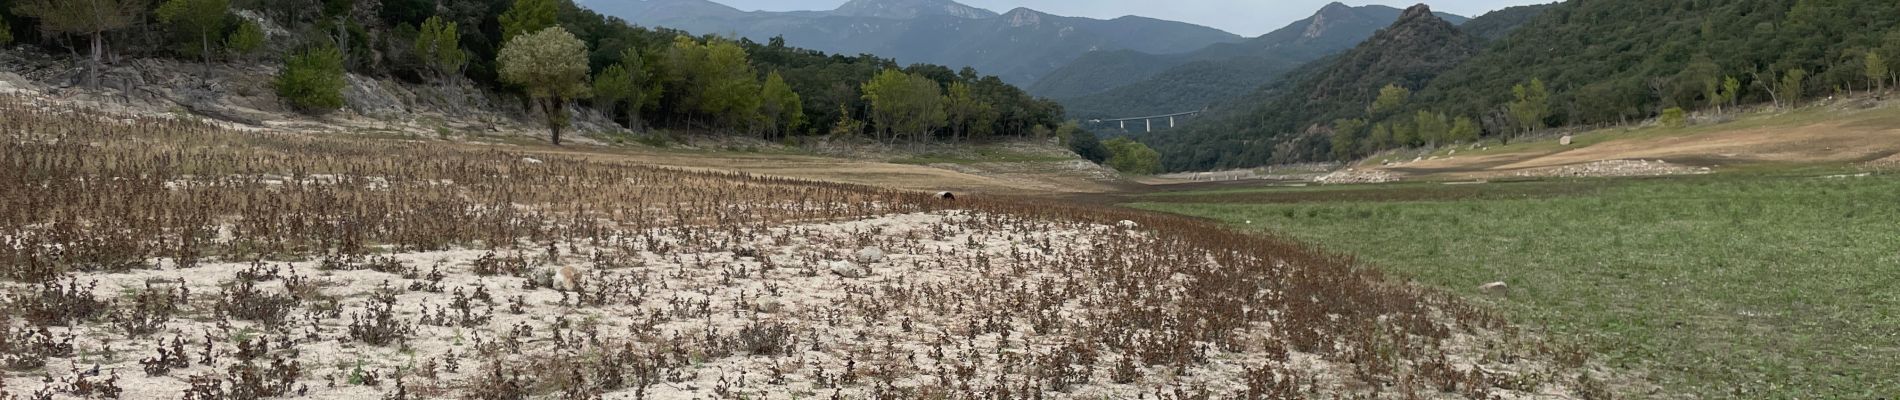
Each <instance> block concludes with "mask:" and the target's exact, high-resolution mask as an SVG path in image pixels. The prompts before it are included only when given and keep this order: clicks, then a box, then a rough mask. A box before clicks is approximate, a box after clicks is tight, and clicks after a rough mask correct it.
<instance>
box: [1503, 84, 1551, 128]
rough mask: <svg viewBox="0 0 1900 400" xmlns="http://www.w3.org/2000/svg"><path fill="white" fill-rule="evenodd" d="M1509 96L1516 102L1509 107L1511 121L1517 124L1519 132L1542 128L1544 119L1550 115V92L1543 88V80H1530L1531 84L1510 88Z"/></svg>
mask: <svg viewBox="0 0 1900 400" xmlns="http://www.w3.org/2000/svg"><path fill="white" fill-rule="evenodd" d="M1511 94H1512V95H1514V96H1515V97H1517V101H1515V102H1512V103H1511V105H1510V107H1509V108H1510V114H1511V120H1512V121H1514V122H1516V123H1517V128H1518V130H1519V131H1520V132H1524V133H1529V132H1533V131H1536V130H1538V129H1543V128H1544V126H1545V125H1544V117H1546V116H1549V115H1550V92H1549V91H1547V90H1545V88H1544V80H1542V79H1531V84H1530V85H1529V86H1526V85H1522V84H1520V85H1516V86H1512V87H1511Z"/></svg>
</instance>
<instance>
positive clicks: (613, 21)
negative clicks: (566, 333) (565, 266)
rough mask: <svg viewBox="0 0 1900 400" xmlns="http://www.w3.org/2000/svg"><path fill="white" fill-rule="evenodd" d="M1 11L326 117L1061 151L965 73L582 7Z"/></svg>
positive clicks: (1, 24)
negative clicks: (247, 85) (388, 83)
mask: <svg viewBox="0 0 1900 400" xmlns="http://www.w3.org/2000/svg"><path fill="white" fill-rule="evenodd" d="M0 4H4V6H0V32H5V35H0V44H19V43H26V44H35V45H38V46H41V48H43V49H45V51H46V52H47V53H50V54H61V53H72V54H77V55H79V57H81V63H82V64H84V65H87V66H88V70H89V71H94V70H95V69H94V68H96V67H97V66H98V65H100V64H102V63H105V62H109V61H111V60H114V59H120V58H125V57H177V58H180V59H187V60H194V61H202V62H205V63H213V62H281V63H283V65H284V66H285V68H284V69H283V72H282V73H281V75H280V76H279V77H278V78H277V82H276V87H277V88H278V91H279V95H280V96H282V97H284V98H285V101H286V102H288V103H290V104H291V105H293V106H295V108H296V109H299V110H304V111H307V112H311V113H323V112H328V111H330V110H335V109H337V108H339V107H341V106H342V99H341V95H340V94H339V93H338V92H339V91H340V90H341V89H342V85H343V84H344V80H343V79H342V74H343V73H344V72H346V71H347V72H350V73H356V74H361V75H366V76H372V77H386V78H392V79H398V80H402V81H407V82H411V83H415V84H439V83H444V82H464V83H473V84H475V85H477V86H478V87H481V88H484V89H486V90H492V91H500V92H512V93H521V94H524V95H527V96H529V97H532V98H534V99H537V100H541V101H538V102H537V104H539V105H540V109H541V110H543V111H544V112H542V114H544V115H545V116H548V117H550V118H548V120H549V125H550V127H552V128H556V129H557V133H556V136H557V137H558V129H559V128H560V127H561V126H562V125H564V122H563V121H564V119H565V117H566V115H567V110H568V108H566V107H567V106H568V105H570V104H577V105H586V106H591V107H595V108H597V109H599V110H602V111H603V112H605V113H607V114H608V115H610V116H613V117H614V119H615V120H617V121H621V122H622V123H624V124H627V125H628V126H629V127H633V128H641V127H660V128H668V129H679V130H693V131H710V132H720V133H724V134H744V135H755V136H759V137H764V138H783V137H787V136H791V135H825V134H845V135H855V134H864V135H873V136H875V137H877V138H880V139H886V140H892V141H894V140H896V139H897V138H899V137H902V138H906V139H909V140H913V141H917V140H932V139H937V140H983V139H986V138H990V137H1005V136H1016V137H1020V136H1033V135H1045V136H1052V135H1056V134H1057V130H1058V129H1059V128H1060V127H1062V126H1063V125H1062V124H1061V119H1062V109H1061V107H1060V106H1058V105H1056V104H1055V103H1053V102H1050V101H1045V100H1041V99H1037V98H1034V97H1032V96H1029V95H1027V94H1026V93H1025V92H1023V91H1022V90H1020V89H1017V88H1016V87H1013V86H1010V85H1008V84H1005V83H1004V82H1003V81H1002V80H1000V79H997V78H995V77H991V76H980V75H978V74H977V73H976V72H975V71H974V70H971V69H968V68H965V69H963V70H953V69H950V68H947V67H943V66H937V65H923V64H920V65H911V66H899V65H897V64H896V63H895V62H893V61H891V60H889V59H884V58H878V57H875V56H870V55H860V56H843V55H827V54H824V53H820V52H816V51H810V50H805V49H800V48H795V47H791V46H788V45H787V44H786V43H785V42H784V41H783V40H782V39H774V40H770V41H768V42H767V43H755V42H752V41H749V40H743V39H742V40H736V41H734V40H728V39H725V38H720V37H716V36H693V35H691V34H689V33H687V32H682V31H675V30H667V29H650V28H644V27H636V26H632V25H630V24H627V23H625V22H624V21H622V20H620V19H617V18H611V17H605V16H602V15H600V14H597V13H595V12H593V11H590V10H588V9H585V8H582V7H578V6H576V5H575V4H574V3H573V2H572V1H570V0H380V1H368V0H152V1H147V0H88V1H68V0H8V1H6V2H0ZM510 47H514V49H513V51H512V52H511V51H510ZM510 60H513V61H510ZM96 79H97V74H96V73H94V72H88V73H86V74H85V75H84V76H83V77H82V80H84V81H85V82H84V83H85V84H88V85H92V84H96V82H95V80H96ZM893 85H895V86H893ZM899 86H901V88H900V87H899ZM1067 133H1069V134H1073V133H1072V132H1067Z"/></svg>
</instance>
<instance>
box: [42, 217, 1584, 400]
mask: <svg viewBox="0 0 1900 400" xmlns="http://www.w3.org/2000/svg"><path fill="white" fill-rule="evenodd" d="M676 233H677V232H676V231H672V230H656V231H653V232H650V233H649V234H648V235H646V236H647V237H644V238H641V237H628V238H625V239H623V241H616V242H621V243H619V244H617V245H611V246H604V247H581V248H557V249H556V250H555V252H553V253H540V252H536V251H528V252H523V253H504V254H493V253H488V252H485V251H471V250H458V251H439V252H425V253H406V254H394V255H390V256H388V258H387V259H386V260H385V261H380V262H379V261H377V259H374V258H372V259H366V260H363V261H359V262H350V263H341V264H330V266H329V267H326V266H325V263H324V262H323V261H318V260H310V261H295V262H260V263H215V264H203V265H197V266H192V267H188V268H176V267H175V266H173V265H170V263H169V261H167V260H158V262H157V266H158V268H155V269H139V270H132V271H128V272H123V273H90V274H83V275H80V276H79V277H78V281H79V282H81V284H82V285H85V284H90V283H96V286H92V287H91V290H90V291H89V292H90V293H91V294H92V295H94V296H96V297H99V298H101V299H109V301H119V302H125V301H128V300H127V297H129V296H131V295H133V294H134V293H138V292H139V291H144V290H153V288H156V289H157V290H167V289H176V288H181V287H182V288H185V289H188V291H189V292H188V293H189V294H188V295H183V296H184V297H187V298H188V299H186V300H185V301H184V304H183V306H182V307H181V309H180V311H179V315H178V316H177V317H176V318H172V319H171V320H170V321H169V322H166V323H164V326H163V328H162V329H161V330H160V331H159V332H158V333H156V334H153V335H150V336H147V337H131V336H129V335H127V334H126V333H124V332H122V331H120V330H119V329H118V328H116V327H115V325H113V324H107V323H79V324H76V326H75V327H71V328H56V330H55V331H54V332H53V334H54V335H55V336H61V337H64V336H67V335H71V336H70V337H72V338H74V339H73V342H72V344H73V346H74V347H75V348H76V349H80V350H79V351H77V352H76V353H77V354H76V355H75V356H73V357H64V358H57V359H50V360H48V361H49V362H48V364H47V365H46V367H45V368H44V371H46V374H47V375H49V376H50V379H51V381H46V380H45V379H47V378H43V377H41V376H38V375H37V374H31V373H28V374H12V375H9V376H10V377H9V378H7V379H6V380H5V382H4V383H6V386H7V387H10V388H15V389H14V390H20V388H26V389H32V388H42V387H64V386H70V385H72V384H73V382H77V381H79V379H78V377H81V376H88V375H89V374H90V377H88V378H87V379H91V380H93V381H94V382H96V381H97V380H101V379H107V378H109V377H115V376H116V379H118V386H120V387H123V388H124V390H125V393H124V394H123V395H122V397H123V398H128V399H148V398H179V397H180V394H181V393H184V392H186V391H188V390H189V389H191V388H192V387H193V386H194V385H195V384H197V383H198V382H213V384H217V383H216V382H218V381H219V379H230V378H225V376H230V375H235V374H236V371H238V370H239V369H238V367H240V366H241V365H247V364H248V363H246V362H243V361H240V360H241V359H242V357H252V359H253V360H255V361H252V362H251V363H255V364H250V365H265V364H287V363H289V362H294V363H295V365H297V366H298V367H297V368H299V369H301V371H302V373H301V378H298V379H295V380H294V381H293V382H289V383H287V384H288V385H289V387H290V389H289V390H290V391H291V392H293V393H301V396H299V397H302V398H314V399H339V400H341V399H363V398H378V397H381V396H383V395H385V394H388V393H390V392H393V391H396V390H397V388H398V384H396V383H395V382H396V380H397V379H396V378H395V377H397V376H404V378H403V380H402V382H403V383H402V384H401V385H400V387H401V389H402V390H405V391H407V392H408V393H409V394H410V395H412V396H421V397H423V398H437V397H449V396H463V395H466V394H467V393H469V392H470V391H471V390H473V389H471V388H474V387H478V386H480V385H482V384H484V383H485V382H488V383H492V381H493V380H494V378H493V376H492V375H490V372H488V371H489V370H486V369H484V368H486V367H485V365H487V364H488V363H487V362H484V361H482V360H507V362H508V363H509V364H510V365H513V366H514V368H518V369H520V368H525V369H526V371H528V372H530V375H538V376H539V379H541V381H540V383H539V384H537V385H535V387H537V388H541V389H536V390H542V391H543V392H541V393H546V392H545V391H546V390H553V389H549V388H548V387H549V386H550V385H552V384H551V383H548V382H549V380H550V379H554V378H550V376H554V377H559V376H561V375H559V374H558V373H549V372H548V371H550V370H553V371H561V370H564V369H566V368H576V369H575V370H576V371H580V370H581V369H580V368H579V367H572V366H571V364H568V363H584V361H575V360H598V359H601V358H602V357H606V358H607V359H609V360H615V359H617V358H614V357H632V358H631V359H618V360H619V361H611V362H615V363H619V364H624V365H645V364H641V363H656V364H659V365H666V366H665V367H661V368H662V369H664V370H665V372H664V373H663V374H660V375H656V376H655V377H654V378H655V379H656V380H658V381H656V382H653V383H652V384H650V385H647V386H646V387H644V388H640V387H639V386H635V388H634V389H621V390H616V391H611V392H605V393H599V394H600V395H601V396H602V398H607V399H631V398H636V397H639V396H641V395H644V396H645V398H651V399H702V398H715V397H717V398H755V399H792V398H813V397H817V396H832V395H842V396H845V397H848V398H863V397H866V396H870V395H871V394H873V393H875V392H877V391H880V390H883V389H880V388H878V387H874V386H873V385H870V384H866V383H857V384H854V383H851V382H852V381H853V380H862V381H871V380H873V379H876V378H890V379H888V381H891V382H896V383H895V386H896V387H897V388H900V389H902V388H909V389H919V388H930V387H936V388H939V389H944V388H950V387H951V386H952V385H955V384H968V383H970V382H983V383H984V384H987V382H1005V381H1012V380H1016V379H1021V377H1022V376H1023V374H1028V373H1031V371H1026V370H1022V369H1017V368H1013V367H1009V366H1011V365H1020V363H1023V361H1024V360H1036V359H1046V358H1050V357H1065V352H1068V351H1072V350H1070V349H1069V348H1066V347H1064V343H1066V342H1067V341H1066V340H1065V339H1066V338H1067V337H1068V334H1066V333H1065V332H1067V331H1066V330H1064V329H1060V328H1050V327H1046V326H1042V325H1039V324H1038V323H1036V322H1034V321H1036V318H1034V315H1037V314H1039V313H1043V312H1053V313H1056V314H1057V315H1060V316H1061V317H1060V320H1061V321H1070V320H1073V321H1094V320H1095V319H1098V318H1102V315H1099V314H1098V313H1100V312H1101V310H1100V309H1098V308H1096V306H1094V305H1091V302H1092V301H1093V300H1092V299H1095V298H1096V297H1097V296H1098V295H1097V294H1091V293H1090V292H1088V288H1094V287H1097V286H1096V284H1092V283H1089V282H1087V280H1088V279H1092V277H1099V276H1101V275H1096V274H1091V273H1085V272H1078V271H1068V270H1065V269H1064V268H1067V266H1070V265H1075V262H1074V261H1075V260H1070V258H1072V257H1091V256H1090V255H1089V254H1092V253H1094V252H1095V251H1096V250H1097V249H1096V247H1097V246H1103V245H1110V244H1114V245H1124V246H1126V245H1135V246H1139V245H1142V243H1144V242H1147V241H1153V240H1154V239H1153V238H1151V237H1150V235H1148V234H1146V233H1144V232H1142V231H1141V230H1140V229H1138V228H1136V227H1135V226H1133V225H1129V224H1121V225H1093V224H1084V223H1073V222H1051V221H1036V220H1026V219H1016V218H1011V217H1005V216H997V215H983V214H975V213H969V212H959V211H947V212H938V213H925V214H904V215H891V216H885V217H878V218H870V219H863V220H854V221H843V222H832V223H811V224H798V225H787V226H782V227H775V228H772V229H770V230H769V231H767V232H734V233H732V234H729V235H719V237H716V238H705V237H701V238H694V239H687V238H682V237H676V236H673V235H675V234H676ZM701 234H704V232H702V233H701ZM706 243H726V245H724V246H720V245H711V246H709V245H707V244H706ZM1049 246H1054V247H1049ZM867 253H871V254H867ZM516 257H519V258H520V259H521V260H522V261H521V262H522V263H523V264H522V265H523V266H525V267H526V268H528V270H527V272H526V273H524V274H519V275H507V274H502V275H483V274H479V273H476V272H475V268H476V266H477V265H483V264H484V263H485V262H491V261H493V260H511V259H514V258H516ZM484 260H487V261H484ZM375 265H382V267H376V266H375ZM488 265H493V264H488ZM338 266H341V267H340V268H339V267H338ZM565 268H574V270H573V271H574V272H575V274H574V275H571V276H573V277H574V278H573V279H572V280H571V281H569V280H568V279H565V277H566V276H569V275H564V273H562V272H557V271H560V270H562V269H565ZM524 276H525V277H524ZM1076 278H1081V279H1082V280H1080V281H1075V280H1070V279H1076ZM242 282H253V283H254V286H255V287H256V288H257V290H259V291H261V292H263V293H266V294H277V293H288V294H291V295H293V296H295V297H297V298H299V299H300V301H301V302H302V303H303V305H302V306H297V307H293V308H292V309H291V312H290V313H289V316H288V317H287V318H286V319H285V321H284V322H283V323H281V324H276V325H265V324H261V323H258V322H256V321H244V320H237V319H234V318H225V317H223V316H220V315H219V311H217V310H219V309H220V308H219V306H217V305H216V304H217V302H218V300H219V299H220V298H223V297H224V293H226V292H230V291H233V290H235V289H234V288H235V287H237V286H238V285H240V284H242ZM1065 282H1066V283H1065ZM1072 285H1080V286H1072ZM1192 285H1193V282H1189V281H1188V280H1187V279H1186V278H1183V277H1179V276H1177V277H1175V278H1173V279H1161V280H1158V281H1156V282H1155V283H1154V284H1153V286H1152V288H1151V290H1155V291H1160V292H1178V291H1181V290H1187V288H1189V287H1191V286H1192ZM8 286H10V287H11V289H14V290H26V288H27V287H28V286H22V285H21V284H8ZM569 289H573V290H571V291H570V290H569ZM1050 291H1061V292H1064V293H1069V294H1070V295H1069V296H1061V297H1056V298H1049V299H1046V300H1052V301H1055V303H1053V304H1052V305H1050V306H1047V307H1050V308H1046V309H1044V310H1040V311H1036V310H1017V312H1021V313H1022V314H1027V315H1019V316H1018V317H1016V318H1008V317H1005V319H996V315H998V314H996V312H997V311H999V310H1002V309H999V308H996V307H1005V308H1004V309H1007V307H1009V304H1013V303H1012V301H1013V300H1011V298H1012V297H1013V296H1015V295H1014V294H1012V293H1019V292H1020V293H1046V292H1050ZM475 293H481V294H480V295H475ZM377 294H383V295H385V296H391V297H388V299H387V300H381V301H383V302H384V303H381V304H388V306H387V307H389V308H388V309H389V310H391V311H393V314H392V315H391V317H392V318H393V320H394V321H395V322H396V323H397V324H399V325H406V326H409V327H410V329H413V330H414V331H413V335H412V336H410V337H409V338H407V339H404V340H401V341H400V342H398V343H392V344H385V345H372V344H369V343H365V342H364V341H362V340H358V339H357V338H356V336H354V335H352V334H351V331H352V329H354V324H355V323H354V322H353V321H359V317H361V316H365V315H374V312H372V310H373V309H374V307H377V304H379V303H378V302H379V300H376V297H375V296H376V295H377ZM464 295H469V297H468V298H469V299H471V300H469V301H467V302H466V303H467V304H471V306H469V307H466V308H458V307H456V306H455V304H456V303H457V302H458V298H462V296H464ZM464 312H466V314H465V313H464ZM1010 314H1012V312H1008V311H1005V312H1003V314H1001V315H1010ZM468 316H473V317H474V318H472V319H471V318H469V317H468ZM998 324H1000V325H998ZM1075 324H1076V326H1075V327H1071V328H1070V329H1083V328H1082V326H1085V325H1086V324H1083V323H1081V322H1077V323H1075ZM1261 328H1262V329H1258V330H1253V329H1249V330H1247V331H1245V332H1237V333H1236V334H1239V335H1243V336H1245V337H1246V339H1241V340H1238V341H1237V342H1240V343H1258V342H1261V341H1266V340H1267V339H1268V338H1267V337H1265V336H1261V337H1255V336H1260V335H1266V334H1267V333H1266V332H1269V331H1271V330H1270V329H1265V327H1264V326H1263V327H1261ZM775 329H776V330H778V331H773V330H775ZM760 331H770V332H777V333H776V335H770V334H768V335H758V334H757V333H758V332H760ZM746 332H752V333H753V334H748V333H746ZM759 336H773V337H776V338H777V339H776V340H775V341H765V344H763V345H754V344H750V343H754V342H753V340H755V338H757V337H759ZM174 338H176V339H174ZM172 340H182V341H183V343H184V344H183V345H182V346H180V348H183V349H185V353H186V355H185V357H187V358H188V360H187V361H185V362H184V363H183V364H184V365H183V366H181V367H178V368H176V369H173V370H171V371H169V372H166V373H163V374H149V373H147V372H146V371H145V370H144V369H142V364H141V362H142V361H141V360H152V359H155V358H157V357H158V354H159V349H160V348H161V347H163V346H165V345H166V344H167V343H170V341H172ZM1468 340H1474V341H1475V340H1476V339H1468ZM262 342H268V343H270V344H271V345H272V347H270V348H269V349H266V350H263V351H261V352H258V351H250V354H253V355H251V356H244V354H247V350H245V347H242V346H240V345H239V343H244V344H247V345H254V344H256V343H262ZM1454 342H1457V341H1454ZM1479 342H1481V341H1479ZM1474 343H1475V342H1474ZM1493 345H1494V344H1493ZM1473 346H1476V345H1475V344H1474V345H1473ZM735 347H736V348H738V349H741V350H738V351H734V350H732V349H733V348H735ZM1210 347H1212V346H1210ZM1454 348H1455V347H1454ZM1091 352H1093V350H1091ZM1207 352H1208V354H1207V356H1206V357H1207V359H1208V361H1206V362H1202V363H1197V364H1195V365H1194V366H1193V367H1190V368H1186V369H1184V370H1179V371H1175V370H1170V369H1169V368H1156V367H1143V368H1142V373H1141V378H1139V379H1136V380H1135V381H1132V382H1127V383H1114V382H1113V381H1114V379H1113V378H1112V377H1111V372H1110V371H1111V370H1112V369H1111V368H1110V367H1109V365H1114V364H1115V362H1114V361H1115V360H1118V359H1119V358H1120V357H1125V355H1119V354H1116V353H1113V352H1102V353H1101V354H1099V355H1095V356H1091V358H1094V357H1099V360H1100V361H1095V360H1091V361H1087V363H1090V364H1095V366H1094V367H1084V368H1083V369H1082V370H1081V371H1080V372H1078V373H1079V374H1080V375H1079V376H1082V377H1085V378H1084V379H1082V380H1081V381H1078V382H1077V383H1076V384H1075V385H1073V386H1071V387H1068V388H1064V389H1062V390H1049V391H1047V392H1046V393H1045V394H1046V395H1048V396H1050V397H1052V398H1091V399H1092V398H1134V397H1137V396H1140V395H1144V394H1147V393H1151V392H1169V391H1173V390H1179V389H1183V388H1193V387H1203V388H1211V389H1213V390H1217V391H1219V392H1222V393H1226V392H1228V391H1229V390H1232V389H1234V388H1239V387H1245V386H1246V384H1245V383H1243V380H1244V379H1246V374H1247V371H1248V369H1249V368H1253V366H1260V365H1271V366H1276V367H1277V368H1282V369H1284V370H1287V371H1299V372H1300V373H1301V374H1303V375H1306V376H1308V377H1310V378H1309V379H1312V382H1311V383H1312V384H1314V385H1318V386H1319V387H1321V388H1325V387H1329V386H1332V385H1344V384H1346V383H1343V381H1342V377H1343V376H1346V375H1347V374H1349V373H1350V372H1348V371H1350V370H1351V367H1350V366H1347V365H1339V364H1336V363H1335V362H1331V361H1326V360H1322V359H1320V358H1319V357H1317V356H1314V355H1311V354H1304V353H1300V352H1291V353H1288V354H1285V355H1280V356H1274V355H1271V354H1272V352H1268V351H1261V350H1260V349H1250V348H1242V349H1231V350H1229V349H1211V348H1210V349H1209V350H1207ZM649 357H651V358H649ZM1478 358H1479V357H1477V354H1475V353H1474V354H1453V355H1452V356H1451V358H1450V359H1451V360H1453V362H1456V363H1459V364H1460V366H1459V368H1472V366H1473V365H1479V364H1484V363H1485V362H1483V361H1479V360H1478ZM264 360H269V362H265V361H264ZM655 360H658V361H655ZM666 360H673V361H666ZM669 363H670V364H669ZM1534 366H1535V364H1532V363H1529V362H1528V361H1526V362H1520V363H1517V364H1513V365H1511V366H1508V368H1513V369H1526V368H1535V367H1534ZM595 368H598V367H595ZM1485 368H1488V369H1490V370H1497V369H1498V368H1507V366H1502V365H1488V366H1485ZM68 371H71V372H68ZM95 371H96V372H95ZM517 372H521V370H517ZM576 373H577V374H579V372H576ZM964 374H976V375H975V377H974V378H971V379H966V380H961V381H958V380H957V379H956V378H952V377H953V376H965V375H964ZM365 377H374V378H369V379H366V378H365ZM588 379H595V378H588ZM953 381H956V382H953ZM49 382H50V383H49ZM841 382H842V383H841ZM957 382H961V383H957ZM224 385H227V387H231V386H230V385H232V384H231V383H224ZM1337 389H1339V388H1337V387H1335V388H1333V389H1324V390H1321V391H1332V390H1337ZM948 390H953V391H964V392H967V391H970V390H973V389H972V388H967V387H966V388H962V389H948ZM1563 390H1565V389H1564V388H1563V387H1561V385H1547V386H1545V389H1542V390H1540V391H1539V392H1516V391H1509V390H1502V389H1498V390H1495V391H1493V392H1492V393H1493V394H1496V395H1498V396H1501V398H1512V399H1515V398H1567V396H1565V395H1564V394H1563V393H1564V392H1563ZM1442 395H1444V394H1442V393H1441V394H1434V395H1433V396H1432V397H1433V398H1438V397H1440V396H1442Z"/></svg>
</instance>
